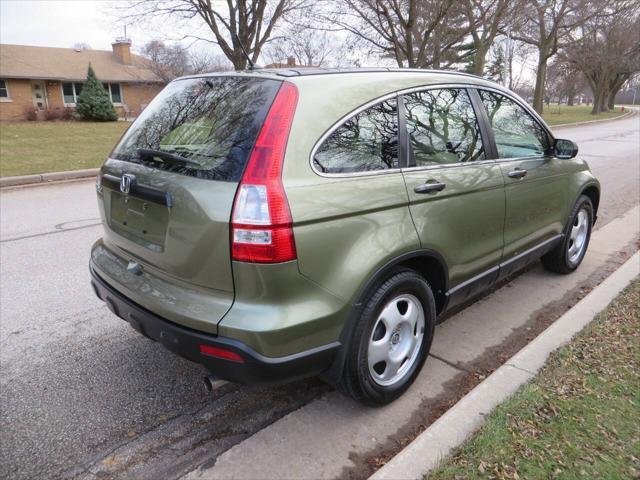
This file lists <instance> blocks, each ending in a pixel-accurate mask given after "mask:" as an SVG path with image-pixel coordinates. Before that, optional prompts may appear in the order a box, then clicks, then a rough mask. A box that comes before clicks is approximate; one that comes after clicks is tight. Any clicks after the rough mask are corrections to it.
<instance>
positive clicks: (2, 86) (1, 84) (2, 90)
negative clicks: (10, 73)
mask: <svg viewBox="0 0 640 480" xmlns="http://www.w3.org/2000/svg"><path fill="white" fill-rule="evenodd" d="M10 98H11V97H9V86H8V85H7V81H6V80H3V79H0V101H2V100H9V99H10Z"/></svg>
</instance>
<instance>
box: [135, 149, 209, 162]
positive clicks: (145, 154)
mask: <svg viewBox="0 0 640 480" xmlns="http://www.w3.org/2000/svg"><path fill="white" fill-rule="evenodd" d="M136 152H137V153H138V155H139V156H140V158H141V159H142V160H156V161H157V160H158V159H159V160H160V161H162V162H166V163H175V164H177V165H191V166H194V167H200V166H201V165H200V164H199V163H198V162H194V161H193V160H189V159H188V158H186V157H183V156H182V155H177V154H175V153H171V152H165V151H164V150H154V149H152V148H139V149H138V150H136Z"/></svg>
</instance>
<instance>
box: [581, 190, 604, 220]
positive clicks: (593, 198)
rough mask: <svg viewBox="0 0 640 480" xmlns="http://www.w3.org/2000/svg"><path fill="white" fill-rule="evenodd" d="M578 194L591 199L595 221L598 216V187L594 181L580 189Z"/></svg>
mask: <svg viewBox="0 0 640 480" xmlns="http://www.w3.org/2000/svg"><path fill="white" fill-rule="evenodd" d="M580 195H586V196H587V197H589V200H591V204H592V205H593V223H595V222H596V218H597V217H598V207H599V206H600V187H599V185H596V184H595V183H592V184H589V185H587V186H586V187H584V188H583V189H582V191H581V192H580Z"/></svg>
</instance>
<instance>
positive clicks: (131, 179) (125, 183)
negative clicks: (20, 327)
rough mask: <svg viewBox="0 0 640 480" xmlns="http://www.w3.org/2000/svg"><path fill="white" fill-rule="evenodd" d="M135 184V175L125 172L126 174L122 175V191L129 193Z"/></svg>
mask: <svg viewBox="0 0 640 480" xmlns="http://www.w3.org/2000/svg"><path fill="white" fill-rule="evenodd" d="M135 184H136V177H135V175H131V174H129V173H125V174H124V175H122V178H121V179H120V191H121V192H122V193H129V192H130V191H131V187H133V186H134V185H135Z"/></svg>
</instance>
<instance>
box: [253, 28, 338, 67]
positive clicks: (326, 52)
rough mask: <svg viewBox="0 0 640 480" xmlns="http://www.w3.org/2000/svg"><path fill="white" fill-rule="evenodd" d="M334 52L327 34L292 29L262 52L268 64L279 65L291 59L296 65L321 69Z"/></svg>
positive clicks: (334, 49)
mask: <svg viewBox="0 0 640 480" xmlns="http://www.w3.org/2000/svg"><path fill="white" fill-rule="evenodd" d="M296 30H297V31H296ZM336 50H337V49H336V47H335V45H332V43H331V39H330V37H329V34H328V32H325V31H317V30H312V29H308V28H305V29H301V28H292V29H290V30H286V31H284V32H283V33H282V35H280V36H278V37H277V38H274V39H273V40H272V41H270V42H269V43H268V45H267V47H266V48H265V50H264V55H265V56H266V57H267V58H269V59H270V63H281V62H282V61H283V60H286V59H287V58H289V57H293V58H295V60H296V65H301V66H305V67H312V66H313V67H322V66H324V65H325V64H326V63H327V60H328V59H329V57H331V56H334V55H335V54H336V53H337V52H336Z"/></svg>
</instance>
